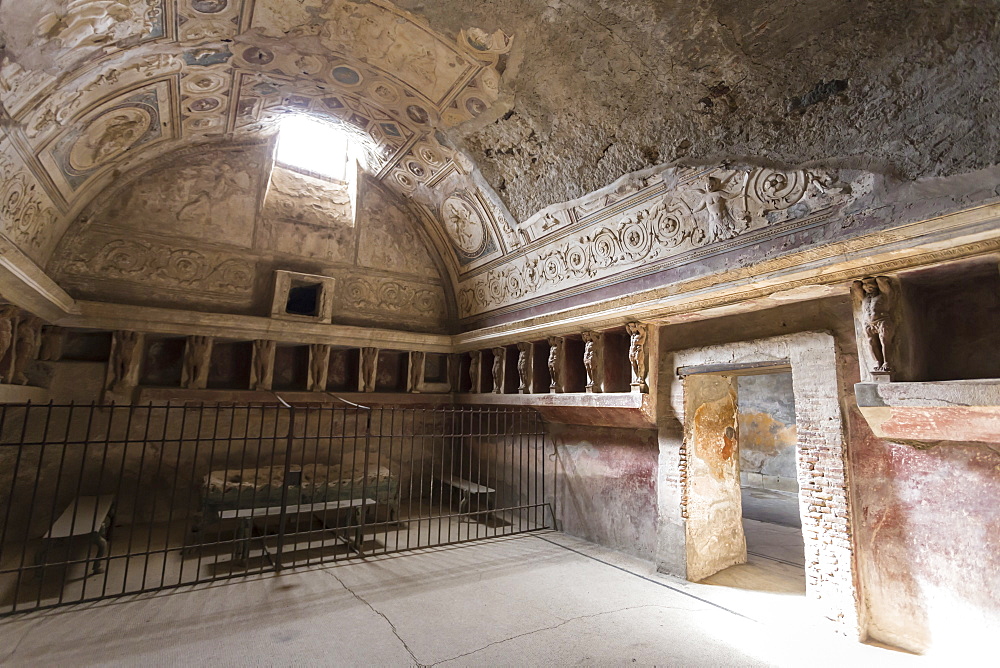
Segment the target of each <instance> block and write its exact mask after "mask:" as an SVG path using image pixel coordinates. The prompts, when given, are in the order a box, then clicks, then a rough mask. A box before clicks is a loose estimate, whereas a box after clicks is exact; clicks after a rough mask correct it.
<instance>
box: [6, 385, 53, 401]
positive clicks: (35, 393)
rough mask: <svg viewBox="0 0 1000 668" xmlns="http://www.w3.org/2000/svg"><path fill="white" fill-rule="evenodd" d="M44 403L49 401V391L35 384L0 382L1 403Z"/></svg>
mask: <svg viewBox="0 0 1000 668" xmlns="http://www.w3.org/2000/svg"><path fill="white" fill-rule="evenodd" d="M29 401H30V402H31V403H33V404H44V403H48V401H49V391H48V390H47V389H45V388H44V387H35V386H33V385H7V384H0V404H23V403H27V402H29Z"/></svg>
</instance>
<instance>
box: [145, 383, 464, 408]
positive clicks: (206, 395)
mask: <svg viewBox="0 0 1000 668" xmlns="http://www.w3.org/2000/svg"><path fill="white" fill-rule="evenodd" d="M275 394H277V395H278V396H280V397H281V398H282V399H284V400H285V401H287V402H288V403H290V404H305V403H310V404H330V405H331V406H347V405H348V404H345V403H343V402H342V401H338V400H337V399H336V398H335V397H334V396H331V395H330V394H326V393H323V392H304V391H290V390H277V391H276V392H274V393H272V392H265V391H257V390H185V389H181V388H179V387H141V388H139V390H138V392H137V396H136V403H138V404H145V403H149V402H150V401H152V402H153V403H154V404H164V403H167V402H168V401H169V402H173V403H178V404H179V403H191V402H195V403H197V402H202V401H203V402H205V403H213V404H214V403H236V404H248V403H253V404H259V403H267V404H273V403H276V402H277V399H275V396H274V395H275ZM332 394H334V395H336V396H337V397H340V398H342V399H346V400H347V401H350V402H352V403H355V404H360V405H362V406H382V405H389V404H391V405H394V406H401V405H402V406H413V405H434V406H439V405H442V404H445V405H451V404H452V403H453V397H452V395H451V394H423V393H408V392H333V393H332Z"/></svg>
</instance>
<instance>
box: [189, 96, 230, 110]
mask: <svg viewBox="0 0 1000 668" xmlns="http://www.w3.org/2000/svg"><path fill="white" fill-rule="evenodd" d="M220 104H222V102H220V101H219V99H218V98H215V97H203V98H200V99H197V100H194V101H193V102H191V104H189V105H188V111H191V112H193V113H196V114H198V113H202V112H206V111H212V110H213V109H218V108H219V105H220Z"/></svg>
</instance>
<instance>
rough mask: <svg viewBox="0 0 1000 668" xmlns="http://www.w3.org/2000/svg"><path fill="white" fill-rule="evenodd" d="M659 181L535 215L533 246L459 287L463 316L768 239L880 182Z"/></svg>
mask: <svg viewBox="0 0 1000 668" xmlns="http://www.w3.org/2000/svg"><path fill="white" fill-rule="evenodd" d="M655 176H658V177H659V178H654V177H655ZM654 177H647V178H645V179H643V180H639V181H638V182H637V185H636V186H635V187H634V188H632V189H627V188H626V189H625V191H624V193H623V192H622V190H623V187H619V189H618V190H617V191H614V192H612V193H610V194H609V193H605V192H598V193H595V194H594V195H592V196H589V197H588V198H584V199H583V200H577V201H575V202H572V203H568V204H567V205H564V206H562V207H561V208H559V207H555V208H553V207H550V209H547V210H545V211H543V212H540V214H539V215H538V216H534V217H532V219H530V220H529V221H527V222H525V223H524V224H523V225H522V226H521V229H522V233H524V235H525V237H526V238H530V239H531V240H532V243H531V244H529V245H528V246H526V247H525V248H524V249H523V250H520V251H518V252H516V253H513V254H510V255H508V256H507V258H508V259H506V261H504V262H503V263H499V264H496V265H494V266H492V267H488V268H485V269H484V270H483V271H481V272H478V273H476V272H470V274H469V275H468V276H467V277H466V278H464V279H463V280H461V281H460V287H459V291H458V300H459V311H460V315H461V316H462V317H469V316H474V315H478V314H480V313H484V312H486V311H490V310H492V309H496V308H499V307H503V306H506V305H509V304H513V303H516V302H518V301H521V300H525V299H531V298H533V297H540V296H543V295H547V294H551V293H554V292H558V291H560V290H563V289H566V288H569V287H574V286H579V285H582V284H587V283H591V282H597V281H600V280H601V279H605V278H609V277H613V276H616V275H618V274H621V273H622V272H626V271H629V270H636V269H639V270H640V272H637V273H641V269H642V268H645V267H646V266H649V267H650V270H651V271H652V270H655V269H654V268H653V267H654V265H655V268H656V269H660V268H662V267H663V266H664V264H666V263H668V262H670V261H671V260H677V261H679V262H680V261H690V260H693V259H697V258H698V257H700V256H702V255H708V254H713V253H717V252H724V251H726V250H729V249H731V248H734V247H736V246H738V245H740V243H742V242H751V243H753V242H757V241H764V240H766V239H767V238H769V236H771V234H773V233H777V232H783V231H787V230H788V229H790V228H794V227H795V226H796V224H798V223H801V222H805V221H807V220H811V219H814V218H815V217H817V216H819V215H822V214H824V213H829V212H831V210H833V209H835V208H837V207H842V206H844V205H846V204H848V203H850V202H851V201H853V200H854V199H856V198H857V197H858V196H859V195H860V194H862V193H865V192H867V191H870V189H871V183H872V178H873V177H872V176H871V175H869V174H863V173H857V172H854V173H851V174H847V173H840V174H838V173H834V172H826V171H810V170H796V171H780V170H775V169H768V168H755V169H750V170H737V169H722V168H720V169H712V170H701V171H696V170H690V169H688V170H677V169H674V168H669V169H665V170H663V171H662V172H660V173H659V174H658V175H654ZM595 201H597V202H598V204H599V206H598V205H595V203H594V202H595ZM574 220H575V221H576V224H573V223H572V222H571V221H574Z"/></svg>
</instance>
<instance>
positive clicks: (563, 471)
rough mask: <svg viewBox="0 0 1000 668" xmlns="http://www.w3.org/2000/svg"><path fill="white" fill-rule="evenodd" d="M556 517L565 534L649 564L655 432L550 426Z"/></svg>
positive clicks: (653, 523) (652, 533)
mask: <svg viewBox="0 0 1000 668" xmlns="http://www.w3.org/2000/svg"><path fill="white" fill-rule="evenodd" d="M549 433H550V437H551V439H552V441H553V443H554V444H555V469H556V501H557V505H556V515H557V518H558V520H559V528H560V529H561V530H562V531H565V532H566V533H569V534H572V535H574V536H580V537H581V538H585V539H587V540H590V541H593V542H595V543H599V544H601V545H606V546H607V547H610V548H613V549H615V550H621V551H622V552H626V553H628V554H634V555H636V556H638V557H642V558H644V559H652V558H653V556H654V554H655V548H656V463H657V443H656V432H655V431H653V430H645V429H616V428H611V427H581V426H574V425H558V424H552V425H549Z"/></svg>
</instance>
